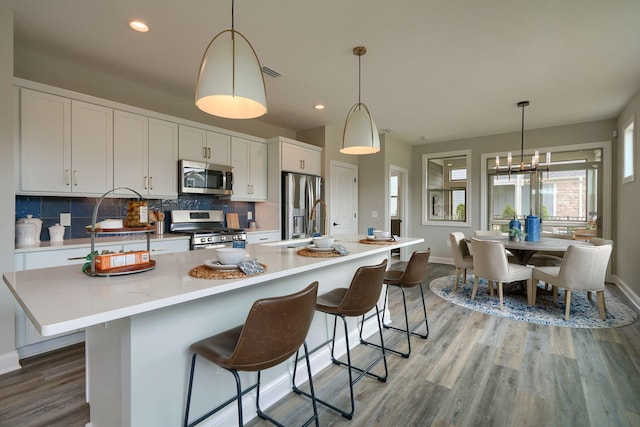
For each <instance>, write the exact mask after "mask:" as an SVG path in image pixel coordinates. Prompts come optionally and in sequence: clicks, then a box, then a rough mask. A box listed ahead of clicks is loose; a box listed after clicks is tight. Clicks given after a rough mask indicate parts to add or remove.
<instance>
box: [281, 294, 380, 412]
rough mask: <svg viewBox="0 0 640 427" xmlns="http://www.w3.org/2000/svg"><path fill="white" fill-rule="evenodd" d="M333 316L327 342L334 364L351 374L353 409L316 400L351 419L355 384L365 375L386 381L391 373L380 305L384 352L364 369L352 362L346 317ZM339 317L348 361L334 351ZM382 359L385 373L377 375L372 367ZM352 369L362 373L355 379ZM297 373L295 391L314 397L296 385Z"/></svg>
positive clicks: (378, 313)
mask: <svg viewBox="0 0 640 427" xmlns="http://www.w3.org/2000/svg"><path fill="white" fill-rule="evenodd" d="M333 316H334V321H333V336H332V338H331V340H329V341H327V343H329V342H330V343H331V360H332V362H333V363H334V364H336V365H340V366H344V367H346V368H347V372H348V374H349V397H350V400H351V409H350V411H348V412H347V411H345V410H343V409H340V408H338V407H337V406H335V405H333V404H331V403H329V402H326V401H324V400H322V399H320V398H318V397H316V398H315V400H316V401H317V402H318V403H320V404H322V405H324V406H326V407H328V408H330V409H332V410H334V411H336V412H338V413H339V414H340V415H342V416H343V417H344V418H347V419H349V420H350V419H352V418H353V414H354V412H355V398H354V392H353V385H354V384H355V383H357V382H358V381H359V380H360V379H361V378H362V377H364V376H365V375H367V376H370V377H372V378H375V379H377V380H378V381H381V382H385V381H386V380H387V376H388V374H389V373H388V367H387V358H386V353H385V349H384V341H382V340H383V337H382V322H381V320H380V311H379V310H378V307H377V306H376V319H377V320H378V333H379V334H380V340H381V342H382V343H383V345H382V347H381V350H382V352H381V353H382V354H381V355H380V356H378V357H377V358H376V359H375V360H374V361H373V362H372V363H371V364H370V365H369V366H368V367H367V368H365V369H362V368H359V367H357V366H354V365H353V364H352V363H351V351H350V347H349V331H348V328H347V320H346V317H345V316H343V315H333ZM338 317H340V318H341V319H342V322H343V325H344V333H345V344H346V347H347V362H346V363H345V362H342V361H341V360H339V359H338V358H336V357H335V353H334V349H335V340H336V328H337V321H338V319H337V318H338ZM363 317H364V316H363ZM327 343H325V344H327ZM320 348H322V346H320V347H317V348H316V349H314V350H313V351H316V350H318V349H320ZM313 351H312V353H313ZM380 360H382V361H383V362H384V375H383V376H382V375H376V374H374V373H373V372H370V371H371V369H373V368H374V367H375V366H376V365H377V364H378V362H380ZM352 371H357V372H359V373H360V374H359V375H358V376H357V377H356V378H355V379H354V378H353V372H352ZM295 374H296V370H295V368H294V371H293V375H294V379H293V391H294V392H296V393H298V394H302V395H304V396H308V397H312V396H311V395H310V394H309V393H307V392H305V391H303V390H301V389H300V388H298V387H296V385H295Z"/></svg>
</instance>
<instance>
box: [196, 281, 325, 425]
mask: <svg viewBox="0 0 640 427" xmlns="http://www.w3.org/2000/svg"><path fill="white" fill-rule="evenodd" d="M317 295H318V282H313V283H312V284H311V285H309V286H308V287H307V288H305V289H303V290H302V291H300V292H297V293H294V294H291V295H285V296H281V297H274V298H264V299H260V300H258V301H256V302H254V303H253V306H252V307H251V310H250V311H249V315H248V316H247V319H246V321H245V323H244V325H240V326H238V327H236V328H233V329H230V330H228V331H225V332H222V333H220V334H217V335H214V336H211V337H208V338H205V339H203V340H200V341H198V342H196V343H194V344H192V345H191V346H190V347H189V349H190V350H191V351H192V352H193V357H192V358H191V371H190V374H189V389H188V392H187V407H186V410H185V415H184V425H185V427H191V426H194V425H196V424H198V423H200V422H202V421H204V420H205V419H207V418H209V417H210V416H211V415H213V414H215V413H216V412H218V411H220V410H221V409H223V408H225V407H226V406H227V405H229V404H231V403H233V402H234V401H237V404H238V424H239V425H240V426H242V425H243V419H242V396H243V395H245V394H247V393H248V392H249V391H251V390H253V389H256V411H257V413H258V416H259V417H260V418H262V419H264V420H267V421H270V422H271V423H273V424H275V425H281V424H280V423H278V422H277V421H276V420H274V419H273V418H271V417H269V416H268V415H266V414H265V413H264V412H262V410H261V409H260V372H261V371H262V370H263V369H267V368H271V367H273V366H276V365H278V364H280V363H282V362H284V361H286V360H287V359H288V358H289V357H290V356H292V355H293V354H294V353H295V354H296V358H295V360H296V364H297V361H298V352H299V350H300V347H301V346H304V354H305V356H304V358H305V360H306V362H307V373H308V375H309V387H310V390H311V394H310V397H311V403H312V405H313V416H312V417H311V418H309V419H308V420H307V421H306V422H305V424H304V425H305V426H307V425H309V424H311V422H312V421H314V420H315V422H316V426H318V425H319V423H318V410H317V406H316V399H315V394H314V389H313V381H312V378H311V366H310V364H309V352H308V350H307V343H306V341H305V338H306V336H307V332H308V331H309V327H310V326H311V321H312V320H313V316H314V313H315V305H316V298H317ZM198 355H199V356H201V357H203V358H205V359H207V360H208V361H210V362H212V363H215V364H216V365H218V366H220V367H222V368H224V369H226V370H227V371H229V372H231V373H232V374H233V376H234V377H235V380H236V396H235V397H232V398H231V399H229V400H227V401H226V402H224V403H223V404H221V405H220V406H218V407H216V408H215V409H213V410H211V411H209V412H208V413H206V414H204V415H202V416H201V417H200V418H198V419H197V420H195V421H193V422H191V423H189V407H190V404H191V389H192V386H193V374H194V369H195V362H196V356H198ZM238 371H249V372H255V371H257V372H258V380H257V382H256V384H254V385H252V386H251V387H248V388H247V389H245V390H242V386H241V384H240V376H239V375H238Z"/></svg>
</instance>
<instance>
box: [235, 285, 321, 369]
mask: <svg viewBox="0 0 640 427" xmlns="http://www.w3.org/2000/svg"><path fill="white" fill-rule="evenodd" d="M317 296H318V282H313V283H312V284H311V285H309V286H307V287H306V288H305V289H303V290H302V291H300V292H297V293H294V294H291V295H284V296H280V297H273V298H264V299H260V300H257V301H256V302H254V303H253V306H252V307H251V311H249V315H248V316H247V320H246V322H245V324H244V327H243V328H242V332H241V333H240V338H239V339H238V343H237V345H236V348H235V350H234V351H233V354H232V355H231V357H230V358H229V361H230V364H232V365H235V366H236V367H237V369H239V370H243V371H259V370H262V369H266V368H270V367H272V366H275V365H277V364H279V363H282V362H284V361H285V360H287V359H288V358H289V357H291V355H293V354H294V353H295V352H296V351H298V349H299V348H300V346H301V345H302V344H303V343H304V340H305V338H306V336H307V332H308V331H309V327H310V326H311V321H312V320H313V315H314V313H315V308H316V299H317Z"/></svg>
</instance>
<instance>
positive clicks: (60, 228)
mask: <svg viewBox="0 0 640 427" xmlns="http://www.w3.org/2000/svg"><path fill="white" fill-rule="evenodd" d="M49 239H50V240H51V244H52V245H55V244H61V243H62V242H63V240H64V225H60V224H56V225H52V226H51V227H49Z"/></svg>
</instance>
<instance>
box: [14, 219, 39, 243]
mask: <svg viewBox="0 0 640 427" xmlns="http://www.w3.org/2000/svg"><path fill="white" fill-rule="evenodd" d="M37 229H38V228H37V226H36V225H35V224H34V223H32V222H24V221H23V222H20V220H18V222H16V246H17V247H18V248H25V247H30V246H36V244H37V243H38V242H37V240H36V230H37Z"/></svg>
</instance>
